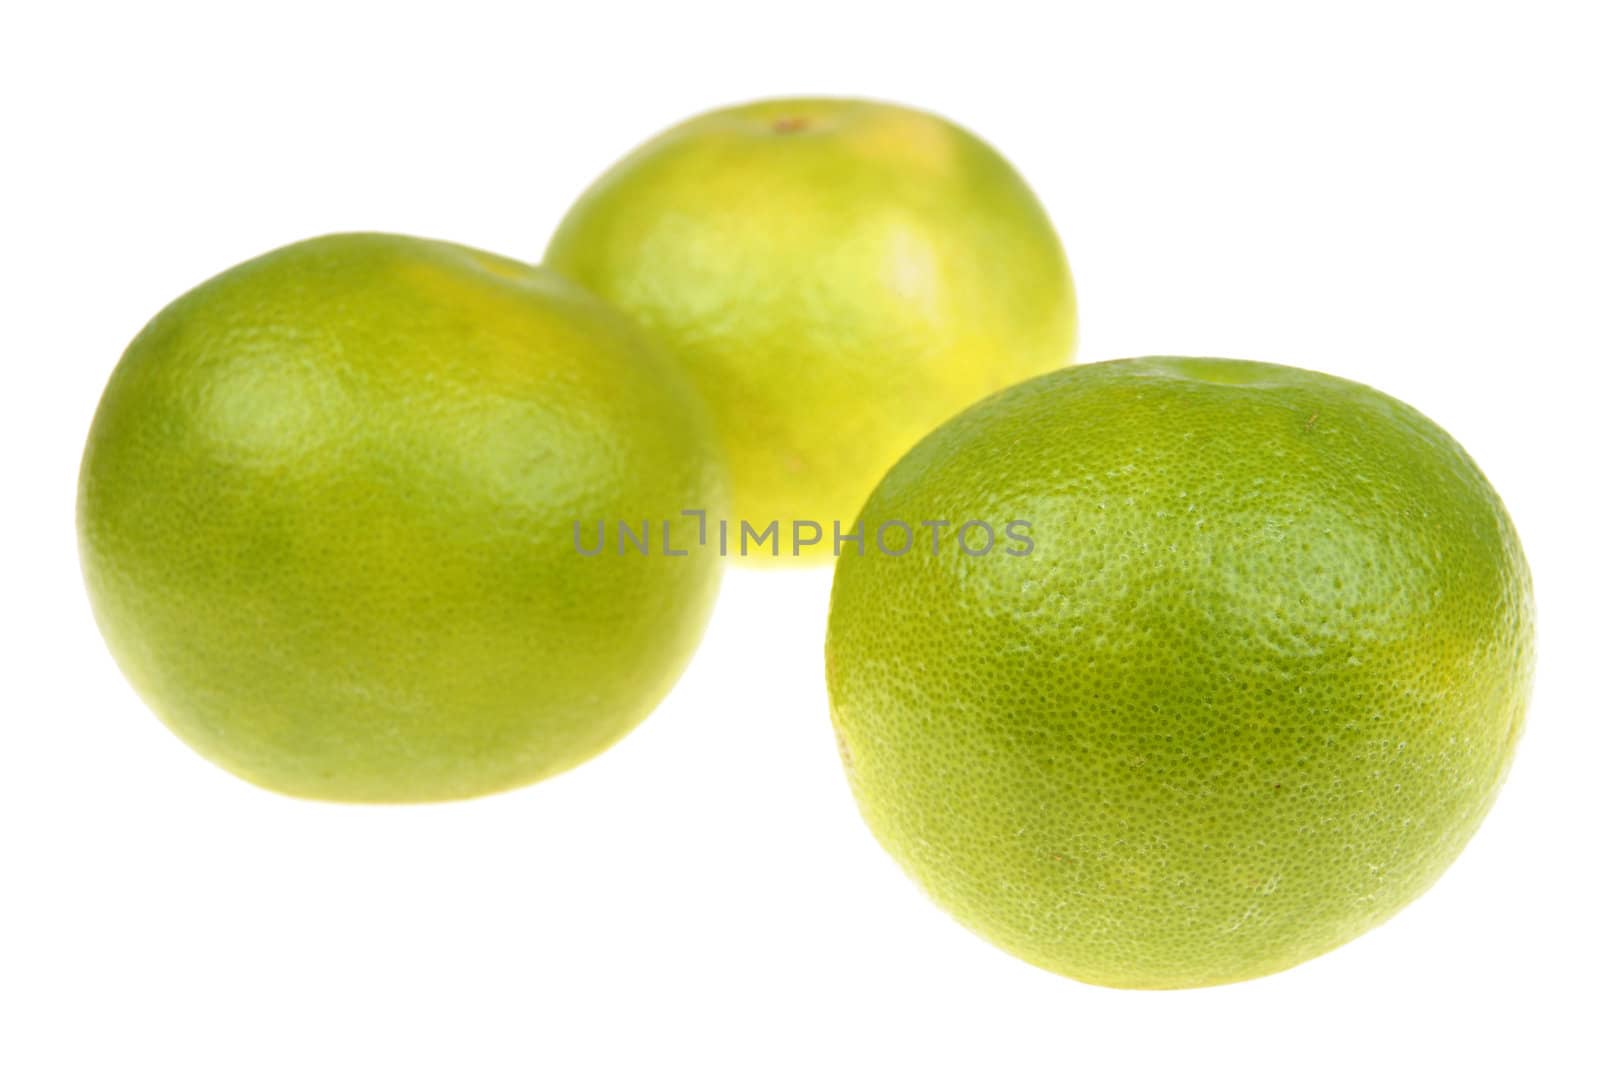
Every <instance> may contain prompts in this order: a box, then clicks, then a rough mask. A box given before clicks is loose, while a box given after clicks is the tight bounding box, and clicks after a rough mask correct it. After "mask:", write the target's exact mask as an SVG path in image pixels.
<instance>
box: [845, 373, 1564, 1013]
mask: <svg viewBox="0 0 1600 1067" xmlns="http://www.w3.org/2000/svg"><path fill="white" fill-rule="evenodd" d="M863 518H864V520H865V522H866V527H867V530H868V531H869V537H868V543H867V548H866V550H865V552H864V554H862V555H859V556H858V555H856V554H854V553H853V552H847V553H846V554H845V556H844V557H843V558H842V559H841V560H840V563H839V566H838V570H837V572H836V575H835V579H834V587H833V598H832V604H831V609H830V618H829V628H828V638H827V670H828V685H829V690H830V694H831V698H832V706H833V721H834V726H835V730H836V732H837V735H838V739H839V746H840V752H841V756H842V758H843V760H844V762H845V766H846V770H847V773H848V777H849V779H850V782H851V786H852V788H853V790H854V793H855V796H856V799H857V801H858V803H859V806H860V808H861V811H862V813H863V815H864V816H865V819H866V822H867V823H868V825H869V826H870V827H871V829H872V831H873V832H874V834H875V835H876V836H877V838H878V840H879V841H880V842H881V843H882V844H883V846H884V847H885V848H886V849H887V850H888V851H889V852H890V853H891V854H892V855H893V856H894V858H895V859H896V860H897V861H898V862H899V863H900V864H901V866H902V867H904V869H905V870H906V871H907V872H908V873H909V874H910V875H911V876H912V877H913V878H914V879H916V880H917V881H918V882H919V883H920V884H921V885H922V886H923V887H924V888H925V889H926V890H927V891H928V893H929V894H930V895H931V896H932V897H933V898H934V900H935V901H936V902H937V903H939V904H940V905H941V906H943V907H944V908H945V909H947V910H948V911H949V912H950V913H952V914H953V915H954V916H955V917H956V918H957V919H958V920H960V921H961V922H962V923H964V924H966V925H967V926H969V927H970V928H971V929H973V930H975V931H976V932H978V933H980V934H981V935H983V936H984V937H986V938H988V939H989V940H991V941H992V942H994V943H995V944H997V945H999V946H1000V947H1002V948H1004V949H1006V950H1008V951H1010V952H1012V953H1013V954H1015V955H1017V956H1019V957H1021V958H1022V959H1025V960H1027V961H1029V962H1031V963H1034V964H1036V965H1038V966H1040V967H1043V968H1046V969H1049V970H1052V971H1055V972H1058V973H1060V974H1064V975H1069V976H1071V977H1074V978H1078V979H1081V980H1083V981H1087V982H1093V983H1098V984H1103V985H1110V986H1122V987H1134V988H1178V987H1190V986H1203V985H1213V984H1219V983H1224V982H1234V981H1239V980H1242V979H1247V978H1252V977H1256V976H1260V975H1265V974H1269V973H1272V972H1274V971H1279V970H1282V969H1284V968H1286V967H1291V966H1293V965H1295V964H1297V963H1300V962H1302V961H1304V960H1307V959H1310V958H1311V957H1314V956H1316V955H1319V954H1320V953H1323V952H1326V951H1328V950H1329V949H1332V948H1334V947H1335V946H1337V945H1339V944H1341V943H1343V942H1346V941H1348V940H1350V939H1351V938H1353V937H1356V936H1357V935H1359V934H1361V933H1362V932H1363V931H1365V930H1368V929H1370V928H1371V927H1373V926H1375V925H1377V924H1378V923H1381V922H1382V921H1383V920H1384V919H1386V918H1387V917H1389V916H1391V915H1393V914H1394V913H1395V912H1396V911H1397V910H1399V909H1400V908H1401V907H1403V906H1404V905H1405V904H1406V903H1408V902H1409V901H1411V900H1412V899H1414V898H1415V897H1416V896H1417V895H1418V894H1420V893H1421V892H1423V890H1425V889H1426V888H1427V887H1428V886H1429V885H1430V884H1431V883H1432V882H1433V881H1434V880H1435V879H1436V878H1438V876H1439V875H1440V874H1441V873H1442V872H1443V871H1444V869H1445V867H1446V866H1447V865H1448V864H1449V863H1450V862H1451V860H1452V859H1453V858H1454V857H1455V856H1456V855H1457V854H1458V853H1459V852H1460V850H1461V849H1462V847H1463V846H1464V845H1465V844H1466V841H1467V839H1468V838H1469V837H1470V836H1471V835H1472V833H1473V831H1474V830H1475V829H1476V827H1477V826H1478V824H1479V822H1480V821H1481V820H1482V819H1483V817H1484V814H1485V813H1486V812H1487V810H1488V808H1489V805H1490V804H1491V802H1492V800H1493V798H1494V795H1495V792H1496V790H1497V789H1498V787H1499V785H1500V783H1501V781H1502V779H1503V778H1504V776H1505V774H1506V770H1507V767H1508V764H1509V762H1510V759H1511V754H1512V749H1513V746H1514V744H1515V742H1516V739H1517V736H1518V734H1519V732H1520V730H1521V727H1522V722H1523V716H1524V711H1525V708H1526V706H1527V701H1528V695H1529V688H1530V683H1531V670H1532V658H1533V621H1532V620H1533V605H1532V591H1531V586H1530V581H1529V575H1528V569H1527V564H1526V562H1525V560H1524V558H1523V555H1522V551H1521V548H1520V547H1519V544H1518V541H1517V537H1516V534H1515V531H1514V530H1513V528H1512V525H1511V522H1510V520H1509V518H1508V517H1507V515H1506V513H1505V511H1504V509H1503V507H1502V505H1501V503H1500V501H1499V499H1498V497H1497V496H1496V495H1495V493H1494V491H1493V489H1492V488H1491V487H1490V485H1489V484H1488V482H1487V481H1486V480H1485V479H1484V477H1483V475H1482V474H1481V473H1480V472H1479V471H1478V469H1477V468H1476V467H1475V466H1474V465H1473V463H1472V461H1471V460H1470V459H1469V458H1468V456H1467V455H1466V453H1465V452H1464V451H1463V450H1462V449H1461V447H1460V446H1459V445H1457V444H1456V443H1455V442H1454V441H1453V440H1452V439H1451V438H1450V437H1449V436H1448V435H1447V434H1445V432H1444V431H1443V430H1441V429H1440V428H1439V427H1438V426H1436V425H1434V424H1433V423H1432V422H1430V421H1428V420H1427V419H1426V418H1424V417H1423V416H1422V415H1420V414H1419V413H1417V412H1416V411H1415V410H1413V409H1412V408H1409V407H1407V406H1406V405H1404V404H1402V403H1400V402H1399V401H1396V400H1394V399H1392V398H1390V397H1388V396H1385V395H1383V394H1381V393H1379V392H1376V391H1374V390H1372V389H1369V388H1367V387H1365V386H1361V385H1357V384H1355V383H1352V382H1348V381H1344V380H1341V379H1337V378H1332V377H1328V376H1325V375H1321V374H1315V373H1311V372H1307V371H1301V370H1295V369H1291V368H1287V367H1278V366H1273V365H1270V364H1260V363H1246V362H1239V361H1228V360H1199V359H1175V358H1163V357H1150V358H1145V359H1136V360H1122V361H1115V362H1108V363H1097V364H1090V365H1087V366H1083V367H1080V368H1077V369H1072V370H1066V371H1061V372H1057V373H1055V374H1050V375H1045V376H1043V377H1040V378H1037V379H1034V380H1032V381H1029V382H1026V383H1023V384H1021V385H1018V386H1015V387H1013V388H1011V389H1009V390H1006V391H1005V392H1003V393H1000V394H998V395H997V396H995V397H992V398H990V399H988V400H985V401H983V402H981V403H979V404H977V405H975V406H974V407H972V408H970V409H969V410H967V411H966V412H964V413H962V414H961V415H960V416H958V417H957V418H955V419H952V420H951V421H950V422H948V423H946V424H945V425H944V426H942V427H940V428H939V429H938V430H936V431H935V432H934V433H932V434H930V435H929V436H928V437H927V438H926V439H925V440H924V441H923V442H921V443H920V444H919V445H918V446H917V447H916V448H915V449H914V450H912V451H911V453H910V454H909V455H907V456H906V457H905V458H904V459H902V460H901V461H900V463H899V464H898V465H897V466H895V467H894V469H893V470H892V471H891V472H890V473H889V474H888V475H887V476H886V477H885V478H884V480H883V482H882V484H881V485H880V486H879V487H878V488H877V490H876V491H875V492H874V493H873V495H872V497H871V500H870V501H869V503H868V504H867V506H866V509H865V512H864V516H863ZM894 519H898V520H902V521H906V522H910V523H911V524H912V525H913V527H915V528H917V530H918V537H917V543H916V545H915V546H914V548H913V550H912V551H910V552H907V553H906V554H904V555H901V556H898V557H894V556H889V555H887V554H885V553H883V552H881V551H877V550H876V549H875V547H874V546H873V544H872V538H871V536H870V531H872V530H874V529H876V527H877V526H878V525H879V524H881V523H883V522H886V521H889V520H894ZM935 520H949V521H951V522H952V523H954V524H960V523H961V522H963V521H966V520H985V521H990V522H992V523H995V524H996V526H997V529H1001V525H1000V524H1003V523H1004V522H1007V521H1010V520H1026V521H1028V522H1031V524H1032V525H1031V533H1029V534H1028V536H1030V537H1031V538H1032V541H1033V543H1034V547H1033V551H1032V552H1031V554H1028V555H1022V556H1016V555H1007V554H1006V553H1005V549H1006V548H1010V549H1012V550H1014V551H1017V552H1023V551H1026V549H1025V546H1023V544H1022V543H1021V542H1020V541H1016V540H1012V539H1008V538H1006V537H1005V535H1004V532H1003V529H1001V533H1000V537H999V540H998V541H997V547H996V548H995V549H993V550H992V551H991V553H990V554H988V555H985V556H982V557H973V556H967V555H964V554H963V553H962V552H961V551H959V549H957V550H952V548H951V547H950V544H949V542H950V536H951V534H950V531H949V530H947V531H946V532H945V541H946V542H947V543H946V544H943V545H941V550H940V552H939V554H937V555H935V554H934V553H933V552H932V551H931V534H932V530H931V529H927V528H922V527H919V526H918V524H919V523H920V522H922V521H935ZM953 529H954V526H952V527H951V530H953ZM902 538H903V535H902V534H899V533H891V535H890V537H889V541H888V544H889V548H890V549H891V550H898V549H899V548H900V547H901V540H902ZM970 540H971V541H972V543H973V548H974V549H979V548H981V547H982V542H983V539H982V538H981V537H980V536H977V535H976V534H974V536H973V537H972V538H971V539H970Z"/></svg>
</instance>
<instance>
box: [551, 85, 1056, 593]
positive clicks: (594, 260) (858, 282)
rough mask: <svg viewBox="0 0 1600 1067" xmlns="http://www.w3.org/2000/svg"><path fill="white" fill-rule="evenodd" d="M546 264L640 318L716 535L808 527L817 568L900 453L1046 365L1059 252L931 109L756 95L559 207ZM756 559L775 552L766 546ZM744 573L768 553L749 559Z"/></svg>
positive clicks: (1014, 192)
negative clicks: (680, 381) (699, 415)
mask: <svg viewBox="0 0 1600 1067" xmlns="http://www.w3.org/2000/svg"><path fill="white" fill-rule="evenodd" d="M546 261H547V263H548V265H550V266H551V267H554V268H555V269H557V270H559V271H561V272H563V273H565V274H567V275H568V276H569V277H571V278H573V279H575V280H577V281H578V282H581V283H582V284H583V285H584V286H586V287H588V288H589V289H591V290H593V291H594V292H596V293H598V294H600V295H601V296H602V297H604V298H605V299H606V300H607V301H609V302H610V303H612V304H614V305H615V306H617V307H618V308H620V309H622V310H623V311H624V312H626V313H628V314H629V315H630V316H632V317H633V318H634V319H635V320H636V321H637V322H639V323H640V324H641V325H642V326H643V327H644V328H645V329H646V330H647V331H648V332H649V333H650V334H651V335H652V336H654V337H655V338H656V339H657V340H658V341H659V342H660V343H661V345H662V346H663V348H664V349H665V350H666V351H667V353H668V354H669V355H670V356H671V357H672V358H674V359H675V360H676V361H677V362H678V363H679V364H680V365H681V366H682V367H683V368H684V369H685V370H686V371H687V373H688V374H689V375H690V377H691V378H692V379H693V381H694V383H695V385H696V386H697V387H698V388H699V390H700V392H701V394H702V395H703V396H704V397H706V399H707V401H708V404H709V407H710V410H711V415H712V419H713V421H714V423H715V427H716V432H717V434H718V437H719V439H720V441H721V445H722V448H723V451H724V453H725V454H726V455H727V457H728V462H729V467H730V471H731V476H732V484H733V504H732V512H731V514H730V515H729V520H730V522H732V523H734V524H735V529H737V528H738V527H737V524H739V523H745V522H748V523H750V524H751V526H752V528H754V529H757V530H761V529H765V528H766V527H767V525H768V524H770V523H772V522H774V521H776V522H777V523H778V527H779V534H780V538H779V543H777V546H776V547H777V552H778V558H779V559H780V560H781V561H791V562H792V561H794V560H795V559H796V558H797V553H796V547H797V546H796V544H794V543H793V542H795V541H799V540H802V539H804V538H806V537H808V536H815V534H814V531H808V532H806V533H801V534H795V533H794V532H793V531H794V524H795V523H796V522H815V523H817V524H818V525H819V526H820V527H821V528H822V529H823V531H824V536H823V537H822V538H821V541H820V544H819V545H818V547H816V548H814V549H804V548H803V549H802V550H801V551H800V552H799V553H798V555H799V557H800V558H801V559H803V560H816V559H819V558H826V557H827V556H828V555H829V554H830V553H831V552H832V545H833V537H832V535H833V529H832V524H833V523H835V522H838V523H840V524H841V527H842V528H844V529H845V530H846V532H847V531H848V526H849V523H850V520H851V519H852V518H853V517H854V516H855V513H856V511H857V510H858V509H859V508H860V506H861V504H862V502H863V501H864V500H865V499H866V496H867V493H868V492H869V491H870V490H871V488H872V486H873V485H874V484H876V482H877V480H878V478H879V477H880V476H882V474H883V472H884V471H885V470H887V469H888V468H889V465H890V464H891V463H893V462H894V460H895V459H896V458H898V457H899V456H900V455H901V454H902V453H903V452H904V451H905V450H906V449H907V448H909V447H910V446H911V445H912V444H913V443H915V442H916V440H917V439H918V438H920V437H921V436H922V435H923V434H924V433H926V432H927V431H928V430H930V429H932V428H933V427H934V426H935V425H937V424H938V423H939V422H941V421H943V420H944V419H945V418H947V417H949V416H950V415H953V414H955V413H956V412H957V411H959V410H960V409H961V408H963V407H966V406H967V405H968V404H970V403H972V402H973V401H975V400H977V399H978V398H980V397H982V396H985V395H987V394H988V393H991V392H993V391H994V390H996V389H998V388H1001V387H1002V386H1005V385H1009V384H1011V383H1013V382H1016V381H1020V380H1021V379H1023V378H1026V377H1029V376H1031V375H1033V374H1037V373H1040V372H1042V371H1045V370H1050V369H1053V368H1055V367H1059V366H1061V365H1062V364H1063V363H1065V362H1067V361H1068V360H1069V359H1070V357H1071V354H1072V346H1073V342H1074V339H1075V336H1076V321H1077V320H1076V310H1075V304H1074V299H1073V289H1072V279H1071V276H1070V274H1069V273H1068V269H1067V262H1066V258H1065V255H1064V254H1063V252H1062V248H1061V242H1060V240H1059V238H1058V237H1057V235H1056V233H1055V230H1054V229H1053V228H1052V226H1051V224H1050V221H1049V219H1048V218H1047V217H1046V215H1045V212H1044V209H1043V208H1042V207H1041V206H1040V204H1039V202H1038V200H1037V199H1036V198H1035V197H1034V195H1033V193H1032V192H1031V191H1030V190H1029V189H1028V187H1027V185H1025V184H1024V183H1023V180H1022V179H1021V177H1019V176H1018V174H1017V172H1016V171H1015V170H1014V169H1012V167H1011V166H1010V165H1009V164H1008V163H1007V162H1006V161H1005V160H1004V159H1002V158H1001V157H1000V156H999V155H998V154H997V153H996V152H995V151H994V149H992V148H990V147H989V146H988V145H987V144H985V143H984V142H982V141H980V140H978V139H977V138H976V137H974V136H973V135H972V134H970V133H968V132H966V131H965V130H963V129H961V128H959V127H957V126H955V125H953V124H951V123H949V122H947V121H945V120H943V119H941V118H938V117H935V116H933V115H930V114H927V113H924V112H921V111H915V110H911V109H908V108H904V107H896V106H891V105H888V104H880V103H873V102H869V101H863V100H847V99H792V100H767V101H761V102H758V103H753V104H747V105H744V106H741V107H733V108H728V109H725V110H720V111H714V112H711V113H709V114H705V115H701V116H699V117H697V118H694V119H691V120H689V121H687V122H684V123H682V124H681V125H678V126H676V127H674V128H672V129H670V130H668V131H666V132H665V133H662V134H661V135H660V136H658V137H656V138H655V139H654V140H652V141H650V142H649V143H647V144H645V145H644V146H642V147H640V148H639V149H637V150H636V151H634V152H633V153H632V154H631V155H629V156H628V157H627V158H625V159H623V160H622V161H621V162H619V163H618V164H617V165H616V166H614V167H613V168H612V169H611V170H610V171H609V172H607V173H606V174H605V175H603V176H602V177H601V178H600V179H599V180H598V181H596V182H595V183H594V185H593V186H592V187H591V188H590V189H589V190H588V191H587V192H585V193H584V194H583V196H582V197H581V198H580V199H579V200H578V202H577V203H576V204H575V205H574V206H573V207H572V209H571V210H570V211H569V212H568V214H567V216H566V218H565V219H564V220H563V221H562V222H561V225H560V227H559V229H558V230H557V231H556V233H555V236H554V237H553V238H552V240H551V242H550V247H549V251H548V253H547V258H546ZM769 543H771V542H769ZM750 558H751V560H752V561H755V562H763V561H764V562H771V557H770V555H768V556H761V555H759V554H752V556H751V557H750Z"/></svg>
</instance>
